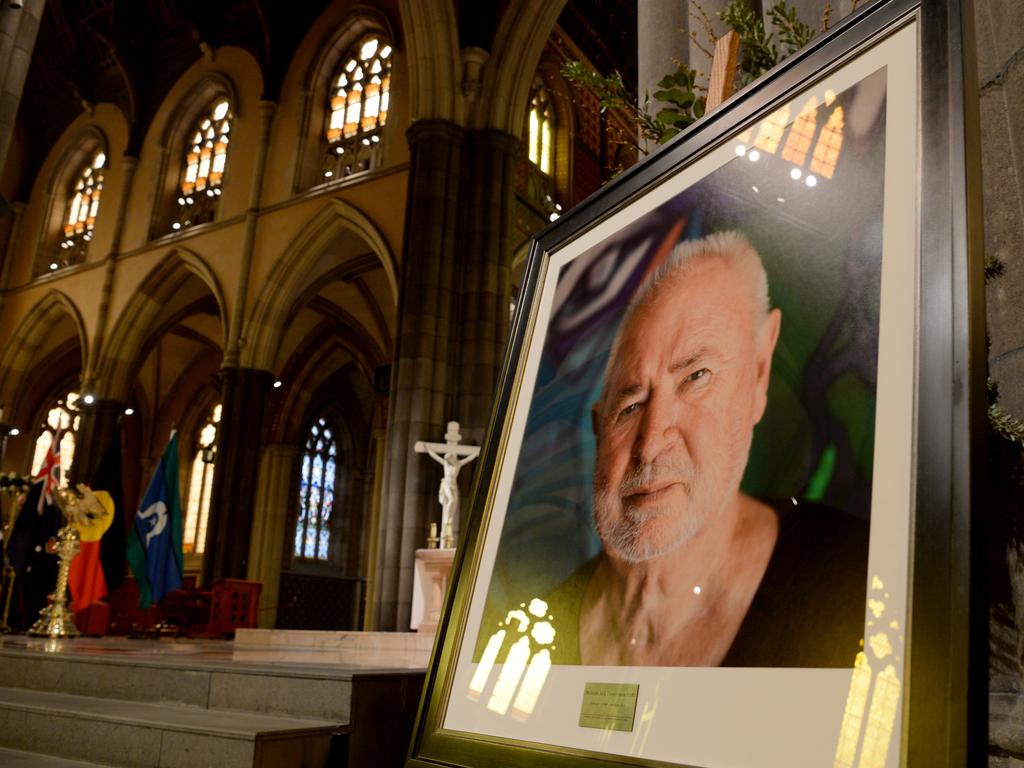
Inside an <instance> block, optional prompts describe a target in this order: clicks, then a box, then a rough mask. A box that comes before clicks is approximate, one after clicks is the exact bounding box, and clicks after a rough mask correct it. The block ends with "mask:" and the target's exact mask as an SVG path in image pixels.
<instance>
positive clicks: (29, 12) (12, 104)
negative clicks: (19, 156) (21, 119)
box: [0, 0, 46, 169]
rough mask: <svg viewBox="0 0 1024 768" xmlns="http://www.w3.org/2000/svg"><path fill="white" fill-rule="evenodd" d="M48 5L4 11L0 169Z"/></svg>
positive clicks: (0, 17) (37, 0)
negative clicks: (41, 22) (44, 11)
mask: <svg viewBox="0 0 1024 768" xmlns="http://www.w3.org/2000/svg"><path fill="white" fill-rule="evenodd" d="M45 5H46V0H25V5H24V7H22V8H11V7H10V6H9V5H8V4H7V3H4V4H3V7H0V73H3V74H2V75H0V169H2V168H3V167H4V164H5V163H6V162H7V150H8V149H9V148H10V145H11V134H12V133H13V132H14V121H15V120H16V119H17V116H18V106H19V104H21V93H22V91H23V90H24V89H25V78H26V77H28V66H29V63H30V62H31V61H32V50H33V49H34V48H35V45H36V35H37V34H38V33H39V24H40V21H41V20H42V18H43V7H44V6H45Z"/></svg>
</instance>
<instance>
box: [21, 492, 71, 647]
mask: <svg viewBox="0 0 1024 768" xmlns="http://www.w3.org/2000/svg"><path fill="white" fill-rule="evenodd" d="M62 506H63V505H62ZM79 539H80V537H79V535H78V529H77V528H76V527H75V525H74V523H72V522H68V524H67V525H65V526H64V527H63V528H61V529H60V530H59V531H57V542H56V545H55V546H54V550H56V553H57V556H58V557H59V558H60V567H59V568H58V569H57V586H56V588H55V589H54V590H53V594H52V595H50V604H49V605H47V606H46V607H45V608H43V610H41V611H40V612H39V620H38V621H37V622H36V623H35V624H33V625H32V628H31V629H30V630H29V631H28V633H29V634H30V635H34V636H36V637H40V636H41V637H77V636H78V629H77V628H76V627H75V615H74V613H73V612H72V611H71V609H70V608H68V605H67V602H68V574H69V573H70V571H71V561H72V560H74V559H75V555H77V554H78V550H79V549H80V547H81V545H80V544H79Z"/></svg>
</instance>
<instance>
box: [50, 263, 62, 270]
mask: <svg viewBox="0 0 1024 768" xmlns="http://www.w3.org/2000/svg"><path fill="white" fill-rule="evenodd" d="M59 266H60V264H58V263H57V262H56V261H51V262H50V270H51V271H53V270H55V269H57V267H59Z"/></svg>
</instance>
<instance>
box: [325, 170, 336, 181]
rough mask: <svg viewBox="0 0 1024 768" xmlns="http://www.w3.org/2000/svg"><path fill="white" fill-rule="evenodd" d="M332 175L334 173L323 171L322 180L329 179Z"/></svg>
mask: <svg viewBox="0 0 1024 768" xmlns="http://www.w3.org/2000/svg"><path fill="white" fill-rule="evenodd" d="M333 175H334V171H324V178H325V179H329V178H331V176H333Z"/></svg>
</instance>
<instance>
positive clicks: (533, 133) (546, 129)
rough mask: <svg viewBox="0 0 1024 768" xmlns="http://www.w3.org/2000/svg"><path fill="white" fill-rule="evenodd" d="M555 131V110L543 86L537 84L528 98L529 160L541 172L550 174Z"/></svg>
mask: <svg viewBox="0 0 1024 768" xmlns="http://www.w3.org/2000/svg"><path fill="white" fill-rule="evenodd" d="M554 133H555V111H554V109H553V107H552V105H551V99H550V98H548V92H547V90H546V89H545V88H544V86H538V87H537V88H536V89H535V90H534V92H533V98H532V99H530V131H529V154H530V162H531V163H533V164H534V165H536V166H537V167H538V168H540V170H541V173H546V174H547V175H548V176H550V175H551V172H552V167H553V162H552V152H553V150H552V143H553V141H554Z"/></svg>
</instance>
